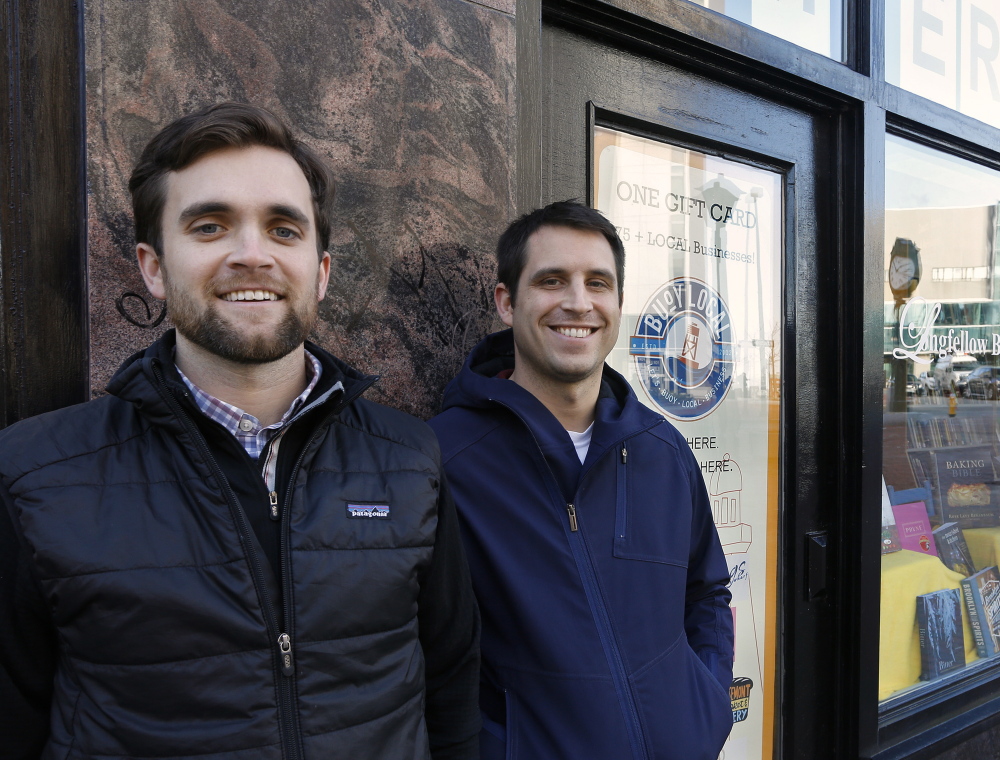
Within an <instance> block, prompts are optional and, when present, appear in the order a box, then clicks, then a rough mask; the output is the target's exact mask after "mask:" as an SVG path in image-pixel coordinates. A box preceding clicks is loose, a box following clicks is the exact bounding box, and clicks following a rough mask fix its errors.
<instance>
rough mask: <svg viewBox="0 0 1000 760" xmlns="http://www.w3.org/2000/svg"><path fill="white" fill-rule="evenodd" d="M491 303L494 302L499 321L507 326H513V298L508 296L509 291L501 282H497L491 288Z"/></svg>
mask: <svg viewBox="0 0 1000 760" xmlns="http://www.w3.org/2000/svg"><path fill="white" fill-rule="evenodd" d="M493 303H495V304H496V307H497V314H499V315H500V321H501V322H503V323H504V324H505V325H507V327H513V326H514V300H513V299H512V298H511V296H510V291H509V290H508V289H507V286H506V285H504V284H503V283H502V282H498V283H497V286H496V288H494V290H493Z"/></svg>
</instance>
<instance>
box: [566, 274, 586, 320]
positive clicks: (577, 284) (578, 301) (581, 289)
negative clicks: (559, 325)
mask: <svg viewBox="0 0 1000 760" xmlns="http://www.w3.org/2000/svg"><path fill="white" fill-rule="evenodd" d="M591 308H593V304H592V301H591V298H590V291H589V290H587V283H586V282H584V281H583V280H579V281H577V280H574V281H572V282H570V284H569V286H568V287H567V288H566V290H565V292H564V294H563V309H565V310H566V311H572V312H574V313H576V314H582V313H585V312H588V311H590V310H591Z"/></svg>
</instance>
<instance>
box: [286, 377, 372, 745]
mask: <svg viewBox="0 0 1000 760" xmlns="http://www.w3.org/2000/svg"><path fill="white" fill-rule="evenodd" d="M376 380H378V378H377V377H370V378H368V379H367V380H366V381H364V382H362V383H360V384H359V385H357V386H356V387H355V388H354V389H353V390H352V392H351V393H350V395H348V394H347V393H346V391H345V392H344V396H343V398H341V399H340V403H338V404H337V405H336V406H335V407H334V408H333V409H332V410H331V411H330V413H329V414H328V415H327V416H326V417H325V418H324V419H323V421H322V422H321V423H320V424H319V425H317V426H316V429H315V430H313V432H312V435H310V436H309V440H307V441H306V443H305V445H304V446H303V447H302V449H301V451H299V456H298V459H296V460H295V465H294V466H293V467H292V473H291V475H290V476H289V478H288V485H287V486H286V487H285V499H284V509H280V507H279V505H278V503H277V500H278V494H277V492H276V491H272V492H271V493H270V494H269V499H270V502H271V505H272V509H276V510H279V512H280V515H281V543H280V549H279V556H280V560H279V561H280V563H281V578H280V581H281V592H282V595H283V597H284V600H285V609H284V612H285V619H284V621H283V622H284V624H285V625H284V628H285V631H287V633H282V634H281V635H280V636H279V637H278V649H279V651H280V653H281V654H280V657H281V672H282V674H283V675H284V676H286V679H285V680H287V681H289V682H290V683H292V684H294V678H295V659H294V657H295V655H294V653H293V649H292V638H291V633H292V632H293V631H294V629H295V622H294V621H293V619H292V573H291V568H290V567H289V561H290V560H289V556H288V555H289V548H288V542H289V533H290V531H291V526H290V524H289V521H290V520H291V512H292V510H291V509H289V508H288V498H289V495H290V494H291V491H292V487H293V486H294V484H295V481H296V480H297V479H298V476H299V470H300V469H301V467H302V462H303V460H305V457H306V453H307V452H308V451H309V449H311V448H312V447H313V445H314V444H315V443H316V441H318V440H319V438H320V436H322V435H323V433H324V432H325V431H326V429H327V428H328V427H329V425H330V423H331V422H332V421H333V418H334V417H336V416H337V415H338V414H340V412H341V411H342V410H343V409H344V408H345V407H346V406H347V405H348V404H350V403H351V402H352V401H354V399H356V398H357V397H358V396H360V395H361V394H362V393H364V392H365V391H366V390H368V388H370V387H371V386H372V385H373V384H374V383H375V381H376ZM293 698H294V693H293V692H292V689H291V688H289V706H288V709H289V713H288V715H289V723H290V724H291V726H292V728H293V730H294V732H295V736H296V737H299V736H301V729H300V728H299V713H298V710H295V709H294V707H295V705H294V704H293V702H292V699H293Z"/></svg>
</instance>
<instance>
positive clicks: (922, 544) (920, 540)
mask: <svg viewBox="0 0 1000 760" xmlns="http://www.w3.org/2000/svg"><path fill="white" fill-rule="evenodd" d="M892 514H893V516H894V517H895V518H896V531H897V533H898V534H899V546H900V548H902V549H909V550H910V551H914V552H920V553H921V554H933V555H934V556H937V547H936V546H935V545H934V535H933V533H932V532H931V522H930V520H929V519H928V518H927V507H926V506H925V505H924V503H923V502H922V501H914V502H911V503H909V504H893V505H892Z"/></svg>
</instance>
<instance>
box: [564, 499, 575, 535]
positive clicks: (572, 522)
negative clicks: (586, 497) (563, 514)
mask: <svg viewBox="0 0 1000 760" xmlns="http://www.w3.org/2000/svg"><path fill="white" fill-rule="evenodd" d="M566 511H567V512H569V529H570V530H571V531H573V532H574V533H576V507H574V506H573V505H572V504H567V505H566Z"/></svg>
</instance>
